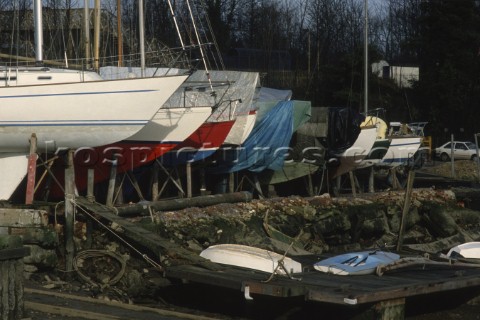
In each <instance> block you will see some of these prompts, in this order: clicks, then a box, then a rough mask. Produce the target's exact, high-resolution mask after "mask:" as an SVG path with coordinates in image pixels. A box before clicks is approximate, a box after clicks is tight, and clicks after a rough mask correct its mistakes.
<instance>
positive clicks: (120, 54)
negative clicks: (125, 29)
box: [117, 0, 123, 67]
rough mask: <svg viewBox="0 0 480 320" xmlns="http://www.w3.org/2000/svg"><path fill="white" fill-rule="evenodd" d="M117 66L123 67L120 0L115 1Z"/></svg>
mask: <svg viewBox="0 0 480 320" xmlns="http://www.w3.org/2000/svg"><path fill="white" fill-rule="evenodd" d="M117 39H118V66H119V67H122V66H123V35H122V0H117Z"/></svg>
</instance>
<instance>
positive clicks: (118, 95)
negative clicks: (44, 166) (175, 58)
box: [0, 0, 187, 199]
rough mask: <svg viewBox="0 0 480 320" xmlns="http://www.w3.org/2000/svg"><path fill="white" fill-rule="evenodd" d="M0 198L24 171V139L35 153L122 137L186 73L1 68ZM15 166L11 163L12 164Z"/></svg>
mask: <svg viewBox="0 0 480 320" xmlns="http://www.w3.org/2000/svg"><path fill="white" fill-rule="evenodd" d="M34 15H35V39H36V60H37V62H38V64H41V62H42V60H43V57H42V52H41V48H42V43H41V42H42V32H43V30H42V27H41V20H42V19H41V18H42V14H41V1H40V0H35V3H34ZM0 78H1V79H2V81H1V82H0V100H1V101H2V103H1V105H0V137H1V139H0V170H1V171H0V175H1V176H2V177H6V179H3V181H2V184H1V185H0V199H9V198H10V196H11V195H12V193H13V192H14V191H15V189H16V187H17V186H18V184H19V182H20V181H21V180H22V179H23V177H24V176H25V175H26V173H27V160H26V155H27V154H28V153H29V149H30V145H29V139H30V137H31V136H32V134H35V136H36V141H37V148H38V150H39V152H55V151H56V150H59V149H76V148H91V147H95V146H100V145H106V144H110V143H113V142H116V141H120V140H123V139H126V138H128V137H130V136H132V135H133V134H135V133H137V132H138V131H139V130H140V129H142V128H143V127H144V126H145V125H146V124H147V123H148V122H149V121H150V119H152V117H153V116H154V114H155V113H156V112H157V110H158V109H159V108H160V107H161V106H162V104H163V103H164V102H165V101H166V100H167V99H168V98H169V97H170V96H171V95H172V93H173V92H174V91H175V90H177V88H178V87H179V86H180V85H181V84H182V83H183V82H184V81H185V80H186V78H187V75H175V76H168V77H151V78H134V79H121V80H109V81H107V80H103V79H102V78H101V77H100V76H99V75H98V74H96V73H95V72H92V71H77V70H64V69H53V68H45V67H33V68H32V67H26V68H20V67H16V68H3V69H0ZM12 163H15V165H12Z"/></svg>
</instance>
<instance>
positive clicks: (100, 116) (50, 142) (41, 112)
mask: <svg viewBox="0 0 480 320" xmlns="http://www.w3.org/2000/svg"><path fill="white" fill-rule="evenodd" d="M185 79H186V76H172V77H162V78H159V77H158V78H142V79H124V80H112V81H89V82H75V83H57V84H48V85H35V86H11V87H1V88H0V137H1V139H0V151H1V152H28V150H29V142H28V141H29V138H30V136H31V135H32V133H35V134H36V136H37V145H38V150H39V152H43V151H55V150H57V149H58V148H73V149H75V148H79V147H95V146H101V145H106V144H110V143H113V142H116V141H120V140H124V139H126V138H128V137H130V136H132V135H133V134H135V133H136V132H138V131H139V130H140V129H142V128H143V127H144V126H145V125H146V124H147V123H148V121H150V120H151V119H152V117H153V116H154V115H155V113H156V112H157V110H159V108H160V107H161V106H162V105H163V103H164V102H165V101H166V100H167V99H168V98H169V97H170V96H171V95H172V94H173V92H174V91H175V90H176V89H177V88H178V87H179V86H180V85H181V84H182V83H183V82H184V81H185Z"/></svg>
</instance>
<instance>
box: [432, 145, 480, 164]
mask: <svg viewBox="0 0 480 320" xmlns="http://www.w3.org/2000/svg"><path fill="white" fill-rule="evenodd" d="M451 153H452V142H447V143H445V144H444V145H443V146H441V147H438V148H436V149H435V155H436V156H437V158H440V160H442V161H448V160H450V155H451ZM476 158H477V149H476V148H475V143H473V142H470V141H454V142H453V159H455V160H457V159H467V160H468V159H470V160H475V159H476Z"/></svg>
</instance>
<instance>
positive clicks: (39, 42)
mask: <svg viewBox="0 0 480 320" xmlns="http://www.w3.org/2000/svg"><path fill="white" fill-rule="evenodd" d="M33 15H34V18H35V21H34V23H35V60H36V64H37V65H41V64H42V63H43V23H42V0H35V1H34V2H33Z"/></svg>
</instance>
